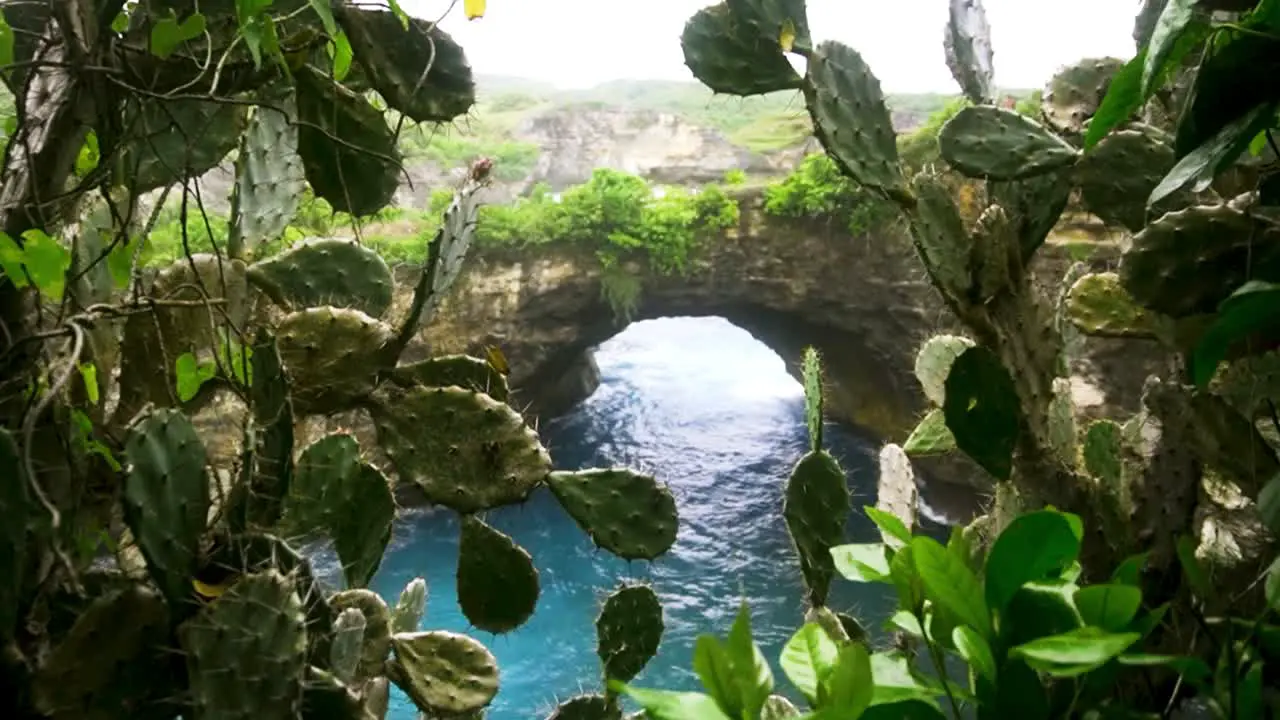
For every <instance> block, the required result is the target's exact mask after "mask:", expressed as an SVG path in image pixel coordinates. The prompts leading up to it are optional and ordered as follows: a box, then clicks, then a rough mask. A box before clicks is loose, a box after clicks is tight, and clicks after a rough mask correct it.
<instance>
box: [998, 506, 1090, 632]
mask: <svg viewBox="0 0 1280 720" xmlns="http://www.w3.org/2000/svg"><path fill="white" fill-rule="evenodd" d="M1073 519H1074V520H1075V522H1072V521H1073ZM1078 526H1079V518H1075V517H1074V516H1068V515H1067V514H1065V513H1061V512H1058V511H1056V510H1038V511H1036V512H1032V513H1026V514H1023V515H1020V516H1018V517H1016V518H1014V519H1013V522H1011V523H1009V526H1008V527H1006V528H1005V529H1004V531H1003V532H1001V533H1000V535H999V537H997V538H996V541H995V544H994V545H992V546H991V552H990V553H988V554H987V566H986V573H985V574H986V600H987V604H988V605H989V606H990V607H991V610H992V611H993V612H996V613H1000V612H1003V611H1004V608H1005V607H1006V606H1007V605H1008V604H1009V600H1011V599H1012V598H1013V596H1014V593H1016V592H1018V588H1020V587H1022V586H1023V585H1025V584H1026V583H1028V582H1032V581H1035V580H1044V579H1047V578H1051V577H1053V576H1054V575H1055V574H1056V573H1058V572H1060V571H1062V570H1064V569H1066V568H1067V567H1068V566H1070V565H1071V563H1072V562H1073V561H1075V560H1076V559H1077V558H1078V557H1079V555H1080V531H1079V530H1078V529H1077V528H1078Z"/></svg>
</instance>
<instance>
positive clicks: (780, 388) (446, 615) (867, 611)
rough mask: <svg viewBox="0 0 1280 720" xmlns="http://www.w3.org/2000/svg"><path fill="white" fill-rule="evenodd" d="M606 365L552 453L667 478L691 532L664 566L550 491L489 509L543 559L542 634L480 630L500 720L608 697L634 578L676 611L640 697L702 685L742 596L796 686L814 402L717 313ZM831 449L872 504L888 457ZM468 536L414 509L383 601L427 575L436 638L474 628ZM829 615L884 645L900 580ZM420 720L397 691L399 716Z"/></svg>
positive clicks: (381, 579)
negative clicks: (704, 649) (791, 505)
mask: <svg viewBox="0 0 1280 720" xmlns="http://www.w3.org/2000/svg"><path fill="white" fill-rule="evenodd" d="M596 357H597V361H598V363H599V366H600V371H601V376H602V384H601V386H600V389H599V390H598V391H597V392H596V393H595V394H594V395H593V396H592V397H591V398H589V399H588V400H587V401H586V402H585V403H584V404H583V405H581V406H580V407H579V408H578V409H576V410H575V411H574V412H573V413H572V414H570V415H569V416H567V417H564V418H562V419H560V420H557V421H556V422H554V423H551V424H550V425H549V426H544V427H543V437H544V441H545V442H546V443H547V445H548V447H549V449H550V450H551V453H552V457H553V458H555V460H556V464H557V465H558V466H559V467H560V468H564V469H578V468H585V467H597V466H608V465H629V466H632V467H637V468H640V469H642V470H644V471H646V472H650V473H653V474H654V475H656V476H657V477H658V478H659V479H661V480H663V481H665V482H666V483H668V484H669V485H670V487H671V489H672V491H673V492H674V493H675V495H676V500H677V503H678V505H679V509H680V533H679V537H678V539H677V542H676V545H675V546H674V547H673V548H672V550H671V552H669V553H667V555H665V556H664V557H663V558H660V559H659V560H658V561H656V562H654V563H644V562H635V563H630V564H628V563H626V562H624V561H621V560H619V559H617V558H614V557H612V556H610V555H608V554H607V553H605V552H603V551H598V550H596V549H595V547H594V546H593V545H592V544H591V542H590V541H589V540H588V539H587V537H586V536H585V535H584V534H583V533H582V532H581V531H580V530H579V529H578V527H577V526H576V525H575V524H574V522H573V520H571V519H570V518H569V516H568V515H566V514H565V513H564V511H563V510H561V509H560V507H559V506H558V505H557V504H556V502H555V500H554V498H552V497H551V496H550V494H549V493H546V492H545V491H541V492H539V493H538V494H536V495H535V496H534V497H533V498H532V499H531V500H530V501H529V502H528V503H526V504H525V505H523V506H520V507H509V508H503V509H500V510H497V511H494V512H491V513H489V514H488V516H487V517H486V520H487V521H488V522H490V523H491V524H492V525H494V526H495V527H497V528H499V529H500V530H502V531H503V532H506V533H508V534H509V535H511V536H512V537H514V538H515V540H516V541H517V542H519V543H520V544H521V545H523V546H524V547H525V548H526V549H527V550H528V551H529V552H530V553H531V554H532V555H533V559H534V562H535V563H536V564H537V567H538V568H539V570H540V572H541V584H542V595H541V597H540V599H539V601H538V608H537V611H536V613H535V614H534V616H533V618H532V619H530V621H529V622H528V623H527V624H526V625H524V626H523V627H521V628H520V629H519V630H517V631H515V632H513V633H510V634H507V635H504V636H501V637H494V636H491V635H488V634H485V633H476V637H477V638H479V639H481V640H482V641H483V642H485V643H486V644H487V645H488V646H489V648H490V650H492V651H493V653H494V655H495V656H496V657H497V658H498V662H499V666H500V668H501V671H502V685H501V691H500V692H499V694H498V696H497V698H496V700H495V701H494V703H493V705H492V706H491V708H490V712H489V714H488V717H489V718H490V719H491V720H517V719H520V720H524V719H528V718H543V717H545V716H546V715H548V714H549V713H550V711H551V709H552V708H553V707H554V705H555V704H556V703H557V702H558V701H560V700H564V699H566V698H568V697H571V696H572V695H574V694H577V693H580V692H584V691H585V692H591V691H594V690H598V689H599V688H600V680H599V675H600V671H599V660H598V659H597V657H596V654H595V626H594V621H595V616H596V613H597V612H598V609H599V606H600V603H601V602H602V601H603V598H604V597H605V596H606V595H607V594H608V592H609V591H610V589H611V588H613V587H614V586H616V585H617V583H618V582H619V581H621V580H624V579H632V580H636V579H638V580H644V581H646V582H649V583H652V585H653V587H654V589H655V590H656V591H657V593H658V595H659V597H661V599H662V602H663V606H664V608H665V620H666V633H665V634H664V636H663V642H662V646H661V647H660V649H659V652H658V655H657V657H656V658H654V660H653V661H652V662H651V663H650V664H649V666H648V667H647V668H646V669H645V671H644V673H643V674H641V675H640V676H639V677H638V678H637V679H636V680H635V684H637V685H640V686H647V687H662V688H667V689H686V690H695V689H698V688H699V686H698V682H697V679H696V677H695V676H694V675H693V673H692V671H691V670H690V664H691V660H692V657H693V655H692V653H693V643H694V639H695V638H696V637H697V635H699V634H701V633H707V632H713V633H716V634H718V635H724V634H725V633H726V632H727V631H728V628H729V625H730V624H731V623H732V621H733V617H734V615H735V614H736V612H737V609H738V603H739V600H740V598H742V597H744V596H745V597H746V598H747V600H748V602H749V605H750V608H751V615H752V622H753V626H754V628H755V630H756V638H757V641H758V642H759V643H760V645H761V647H762V649H763V651H764V652H765V654H766V656H767V657H768V658H769V659H770V661H771V662H773V664H774V673H775V676H776V677H778V678H779V680H781V679H782V675H781V673H780V670H779V669H778V667H777V657H778V653H779V652H780V650H781V648H782V645H783V643H784V642H785V641H786V640H787V638H788V637H790V635H791V633H792V632H794V631H795V629H796V628H797V627H798V626H799V624H800V622H801V597H802V591H801V583H800V573H799V567H798V564H797V562H796V560H795V556H794V552H793V550H792V548H791V544H790V540H789V539H788V537H787V533H786V527H785V524H784V523H783V520H782V516H781V506H782V492H783V486H784V484H785V482H786V478H787V475H788V473H789V471H790V468H791V467H792V465H793V464H794V463H795V462H796V460H798V459H799V457H800V456H801V455H802V454H803V453H804V452H805V450H806V444H807V439H806V434H805V428H804V416H803V402H804V398H803V394H802V391H801V388H800V386H799V384H798V383H796V382H795V381H794V380H793V379H792V378H791V377H790V376H789V375H788V374H787V373H786V370H785V367H784V365H783V361H782V359H781V358H779V357H778V356H777V355H776V354H774V353H772V352H771V351H769V350H768V349H767V348H766V347H764V346H763V345H762V344H760V343H758V342H757V341H756V340H755V339H754V338H752V337H751V336H750V335H749V334H748V333H746V332H745V331H743V330H741V329H739V328H737V327H735V326H733V325H731V324H729V323H728V322H726V321H724V320H721V319H718V318H698V319H693V318H679V319H665V320H659V321H647V322H641V323H636V324H634V325H631V326H630V327H629V328H627V330H625V331H624V332H622V333H621V334H619V335H618V336H616V337H615V338H613V339H612V340H610V341H609V342H607V343H605V344H604V345H602V346H601V347H600V348H599V351H598V353H597V356H596ZM826 437H827V442H828V445H829V449H830V450H831V451H832V452H833V453H834V454H835V455H836V457H837V458H839V459H840V461H841V463H842V464H843V466H844V468H845V470H846V471H847V474H848V478H849V487H850V490H851V491H852V493H853V494H854V506H855V507H856V508H861V507H862V506H863V505H868V504H874V502H875V499H874V494H875V477H876V454H875V453H876V448H875V447H873V446H871V445H870V444H868V443H867V442H866V441H865V440H863V439H861V438H859V437H857V436H855V435H853V434H852V433H850V432H848V431H846V430H844V429H842V428H840V427H829V428H828V430H827V431H826ZM457 533H458V522H457V519H456V517H455V516H454V515H453V514H452V513H449V512H444V511H437V510H432V509H425V510H415V511H411V512H409V513H407V514H406V515H405V516H404V517H403V518H402V519H401V521H400V522H399V524H398V525H397V526H396V529H395V533H394V537H393V540H392V544H391V547H390V550H389V552H388V554H387V556H386V559H385V560H384V563H383V565H382V567H381V569H380V570H379V572H378V574H377V576H376V577H375V579H374V582H373V589H374V590H375V591H377V592H378V593H379V594H381V595H382V596H383V597H384V598H386V599H387V600H388V601H389V602H394V600H395V598H396V597H397V595H398V594H399V592H400V590H401V589H402V588H403V587H404V585H405V583H407V582H408V581H409V580H411V579H412V578H414V577H416V576H422V577H425V578H426V580H427V584H428V587H429V598H428V601H427V612H426V616H425V618H424V622H423V627H424V629H432V630H435V629H444V630H455V631H462V632H467V631H469V630H470V628H469V626H468V624H467V621H466V620H465V618H463V617H462V614H461V611H460V610H459V609H458V606H457V603H456V600H455V593H454V580H453V578H454V572H455V570H456V568H457V548H458V539H457ZM847 533H848V537H849V541H850V542H871V541H875V540H877V539H878V534H877V533H876V531H875V529H874V527H873V526H872V525H871V523H870V522H869V521H868V520H866V518H865V516H863V515H862V514H861V513H860V512H855V513H854V514H853V515H852V516H851V517H850V520H849V523H848V526H847ZM316 561H317V569H318V570H319V572H320V573H321V575H322V576H325V577H336V575H335V570H336V567H335V565H334V563H333V559H332V555H331V554H330V553H327V552H323V551H321V552H320V553H319V554H318V555H317V556H316ZM830 605H831V606H832V607H833V608H835V609H838V610H847V611H850V612H853V613H854V614H855V615H857V616H858V617H860V618H862V619H863V620H864V624H867V625H869V626H870V628H869V629H871V630H872V632H873V633H881V629H880V627H879V624H880V622H881V621H883V619H884V618H886V617H888V614H889V612H890V610H891V608H892V601H891V599H890V597H889V595H888V593H887V587H886V586H883V585H875V586H871V585H857V584H853V583H848V582H843V581H840V580H837V582H836V586H835V588H834V590H833V592H832V598H831V601H830ZM780 684H785V683H780ZM415 717H416V715H415V713H414V711H413V709H412V706H411V705H410V704H409V703H408V701H407V700H405V698H404V697H403V696H401V695H399V694H398V691H396V695H395V696H394V697H393V706H392V709H391V712H390V714H389V718H390V720H414V718H415Z"/></svg>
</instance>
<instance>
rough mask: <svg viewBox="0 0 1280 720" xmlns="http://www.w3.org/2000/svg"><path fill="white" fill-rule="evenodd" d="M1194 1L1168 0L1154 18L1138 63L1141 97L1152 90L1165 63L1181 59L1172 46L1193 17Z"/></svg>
mask: <svg viewBox="0 0 1280 720" xmlns="http://www.w3.org/2000/svg"><path fill="white" fill-rule="evenodd" d="M1195 4H1196V0H1168V3H1167V4H1165V6H1164V11H1163V12H1161V13H1160V19H1159V20H1156V26H1155V29H1154V30H1153V31H1152V33H1151V41H1150V42H1149V43H1147V57H1146V60H1145V62H1144V63H1143V65H1142V85H1141V92H1142V95H1143V97H1150V96H1151V93H1152V92H1154V91H1155V90H1156V88H1157V87H1158V84H1159V82H1160V80H1161V79H1162V76H1163V74H1164V69H1165V66H1166V65H1167V64H1168V63H1170V62H1179V61H1180V60H1181V58H1179V57H1174V49H1175V47H1176V46H1177V44H1178V40H1179V39H1180V38H1181V37H1182V33H1183V32H1185V31H1186V29H1187V26H1188V25H1190V24H1191V21H1192V19H1193V18H1194V17H1195V13H1196V9H1195Z"/></svg>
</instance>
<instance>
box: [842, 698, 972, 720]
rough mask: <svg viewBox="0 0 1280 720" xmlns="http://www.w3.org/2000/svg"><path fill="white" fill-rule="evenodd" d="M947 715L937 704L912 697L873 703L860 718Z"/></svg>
mask: <svg viewBox="0 0 1280 720" xmlns="http://www.w3.org/2000/svg"><path fill="white" fill-rule="evenodd" d="M946 717H947V716H946V714H944V713H943V712H942V711H941V710H939V709H938V706H937V705H931V704H929V703H927V702H925V701H924V700H917V699H911V700H899V701H898V702H894V703H885V704H883V705H873V706H871V707H869V708H867V711H866V712H864V713H862V715H861V716H860V717H859V720H946ZM824 720H825V719H824ZM832 720H835V718H833V719H832Z"/></svg>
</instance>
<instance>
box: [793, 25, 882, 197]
mask: <svg viewBox="0 0 1280 720" xmlns="http://www.w3.org/2000/svg"><path fill="white" fill-rule="evenodd" d="M806 80H807V82H806V83H805V88H804V92H805V100H806V103H807V105H808V108H809V115H810V116H811V117H812V118H813V125H814V133H815V134H816V135H817V137H818V140H819V141H821V143H822V146H823V147H824V148H826V150H827V153H828V154H830V155H831V157H832V158H833V159H834V160H835V161H836V163H837V164H838V165H840V167H841V169H842V170H844V172H845V173H846V174H848V175H849V177H851V178H853V179H854V180H856V181H858V182H859V183H861V184H862V185H867V186H869V187H873V188H879V189H880V190H882V191H885V192H893V191H898V190H901V188H902V186H903V185H904V178H903V177H902V170H901V168H900V167H899V165H898V141H897V137H896V135H895V134H894V132H893V123H892V122H891V118H890V116H889V108H888V106H886V105H885V102H884V94H883V93H882V92H881V90H880V81H879V80H878V79H877V78H876V76H875V74H874V73H872V72H871V68H870V67H868V66H867V63H866V61H864V60H863V59H862V56H861V55H859V54H858V51H856V50H854V49H853V48H851V47H849V46H847V45H843V44H841V43H838V42H834V41H828V42H824V43H821V44H820V45H818V47H817V48H816V49H815V50H814V51H813V53H812V54H811V55H810V56H809V74H808V77H807V78H806Z"/></svg>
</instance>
